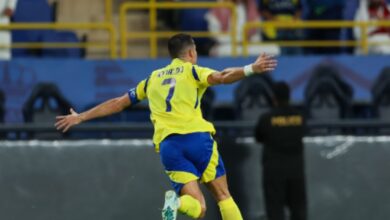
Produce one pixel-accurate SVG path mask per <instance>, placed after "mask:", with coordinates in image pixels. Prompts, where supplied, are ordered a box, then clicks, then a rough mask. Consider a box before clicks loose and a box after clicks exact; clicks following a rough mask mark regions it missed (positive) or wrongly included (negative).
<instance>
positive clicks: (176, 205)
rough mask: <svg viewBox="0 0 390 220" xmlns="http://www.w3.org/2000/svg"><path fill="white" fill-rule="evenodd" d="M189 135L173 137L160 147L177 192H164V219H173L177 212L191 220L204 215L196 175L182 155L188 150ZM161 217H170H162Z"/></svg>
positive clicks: (167, 171)
mask: <svg viewBox="0 0 390 220" xmlns="http://www.w3.org/2000/svg"><path fill="white" fill-rule="evenodd" d="M192 136H193V135H172V136H169V137H167V138H166V139H165V140H164V141H163V142H161V144H160V156H161V161H162V163H163V165H164V167H165V170H166V173H167V174H168V177H169V179H170V180H171V183H172V186H173V188H174V189H175V191H176V193H175V192H173V191H168V192H167V193H166V197H165V204H164V208H163V213H162V215H163V219H167V220H174V219H176V213H177V211H179V212H180V213H183V214H185V215H187V216H189V217H191V218H194V219H196V218H199V217H201V216H202V215H204V212H205V209H206V204H205V199H204V197H203V194H202V192H201V190H200V189H199V185H198V182H197V181H198V179H199V172H198V170H197V168H196V167H195V166H194V165H193V163H192V162H191V161H190V160H188V157H187V156H186V155H185V154H186V148H188V147H191V142H192V139H193V138H192ZM178 195H180V197H179V196H178ZM171 213H172V214H171ZM164 215H167V216H173V217H166V218H164Z"/></svg>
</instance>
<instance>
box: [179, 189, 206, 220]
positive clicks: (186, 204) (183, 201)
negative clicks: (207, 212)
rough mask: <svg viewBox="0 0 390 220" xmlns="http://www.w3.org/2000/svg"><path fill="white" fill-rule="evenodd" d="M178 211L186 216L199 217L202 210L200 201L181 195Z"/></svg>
mask: <svg viewBox="0 0 390 220" xmlns="http://www.w3.org/2000/svg"><path fill="white" fill-rule="evenodd" d="M179 212H181V213H182V214H185V215H187V216H188V217H191V218H194V219H197V218H199V217H200V214H201V212H202V209H201V207H200V202H199V201H198V200H196V199H194V198H193V197H192V196H189V195H184V196H181V197H180V207H179Z"/></svg>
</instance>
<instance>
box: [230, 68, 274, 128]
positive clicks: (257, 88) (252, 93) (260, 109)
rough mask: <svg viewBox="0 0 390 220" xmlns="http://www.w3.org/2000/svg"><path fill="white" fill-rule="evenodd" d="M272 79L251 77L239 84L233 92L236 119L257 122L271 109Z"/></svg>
mask: <svg viewBox="0 0 390 220" xmlns="http://www.w3.org/2000/svg"><path fill="white" fill-rule="evenodd" d="M272 84H273V82H272V79H271V77H270V76H269V75H265V74H262V75H253V76H250V77H248V78H245V79H244V80H242V81H241V82H240V84H239V85H238V86H237V88H236V90H235V97H234V99H235V103H236V107H237V109H236V119H239V120H244V121H254V122H255V121H257V119H258V118H259V116H260V115H261V114H262V113H264V112H266V111H267V110H269V109H270V108H271V107H272V96H273V91H272Z"/></svg>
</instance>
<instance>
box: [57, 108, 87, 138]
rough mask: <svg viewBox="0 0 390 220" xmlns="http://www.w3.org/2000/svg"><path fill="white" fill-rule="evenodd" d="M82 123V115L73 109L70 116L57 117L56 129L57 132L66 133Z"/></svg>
mask: <svg viewBox="0 0 390 220" xmlns="http://www.w3.org/2000/svg"><path fill="white" fill-rule="evenodd" d="M82 121H83V120H82V118H81V117H80V114H78V113H77V112H75V111H74V110H73V109H72V108H71V109H70V114H69V115H60V116H57V117H56V123H55V127H56V129H57V130H59V131H62V132H64V133H65V132H66V131H67V130H69V128H71V127H73V126H75V125H77V124H80V123H81V122H82Z"/></svg>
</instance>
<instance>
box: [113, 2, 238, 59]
mask: <svg viewBox="0 0 390 220" xmlns="http://www.w3.org/2000/svg"><path fill="white" fill-rule="evenodd" d="M189 8H191V9H194V8H228V9H230V10H231V12H232V16H231V27H232V28H231V30H230V31H229V32H219V33H217V32H208V31H205V32H200V31H199V32H193V31H192V32H186V33H188V34H191V35H192V36H193V37H215V36H230V37H231V44H232V56H236V55H237V48H236V46H237V39H236V8H235V5H234V4H233V3H232V2H156V1H155V0H151V1H149V2H145V3H141V2H127V3H124V4H122V5H121V8H120V39H121V40H120V41H121V57H122V58H126V57H127V56H128V54H127V42H128V40H129V39H145V38H146V39H147V38H149V40H150V56H151V57H152V58H156V57H157V40H158V39H159V38H169V37H170V36H172V35H174V34H176V33H178V32H173V31H158V30H157V9H189ZM142 9H147V10H149V12H150V13H149V31H131V32H129V31H128V30H127V22H126V15H127V12H128V11H129V10H142Z"/></svg>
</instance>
